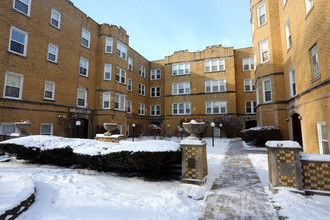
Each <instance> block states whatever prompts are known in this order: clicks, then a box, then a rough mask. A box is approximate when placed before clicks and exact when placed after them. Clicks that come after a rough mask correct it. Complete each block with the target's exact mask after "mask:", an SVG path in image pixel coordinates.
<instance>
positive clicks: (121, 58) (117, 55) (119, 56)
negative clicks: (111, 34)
mask: <svg viewBox="0 0 330 220" xmlns="http://www.w3.org/2000/svg"><path fill="white" fill-rule="evenodd" d="M116 55H117V57H119V58H121V59H123V60H126V61H127V59H125V58H122V57H121V56H119V55H118V54H116Z"/></svg>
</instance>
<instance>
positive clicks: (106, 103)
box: [103, 92, 110, 109]
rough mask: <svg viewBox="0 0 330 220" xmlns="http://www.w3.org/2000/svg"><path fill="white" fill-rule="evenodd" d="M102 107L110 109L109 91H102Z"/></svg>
mask: <svg viewBox="0 0 330 220" xmlns="http://www.w3.org/2000/svg"><path fill="white" fill-rule="evenodd" d="M103 109H110V92H103Z"/></svg>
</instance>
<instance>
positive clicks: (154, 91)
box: [150, 86, 160, 97]
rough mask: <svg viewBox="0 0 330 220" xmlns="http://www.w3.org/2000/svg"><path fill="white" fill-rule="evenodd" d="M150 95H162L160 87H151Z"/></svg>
mask: <svg viewBox="0 0 330 220" xmlns="http://www.w3.org/2000/svg"><path fill="white" fill-rule="evenodd" d="M150 97H160V87H159V86H158V87H151V88H150Z"/></svg>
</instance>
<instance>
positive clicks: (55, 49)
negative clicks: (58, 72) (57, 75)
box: [47, 44, 58, 63]
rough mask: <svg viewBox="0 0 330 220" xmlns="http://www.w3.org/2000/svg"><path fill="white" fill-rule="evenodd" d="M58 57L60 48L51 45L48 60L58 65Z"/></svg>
mask: <svg viewBox="0 0 330 220" xmlns="http://www.w3.org/2000/svg"><path fill="white" fill-rule="evenodd" d="M57 55H58V47H57V46H55V45H53V44H49V45H48V57H47V60H48V61H50V62H53V63H57Z"/></svg>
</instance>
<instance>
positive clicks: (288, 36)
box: [285, 20, 292, 49]
mask: <svg viewBox="0 0 330 220" xmlns="http://www.w3.org/2000/svg"><path fill="white" fill-rule="evenodd" d="M285 36H286V48H287V49H289V48H290V47H291V45H292V38H291V30H290V20H288V21H287V22H286V24H285Z"/></svg>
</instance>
